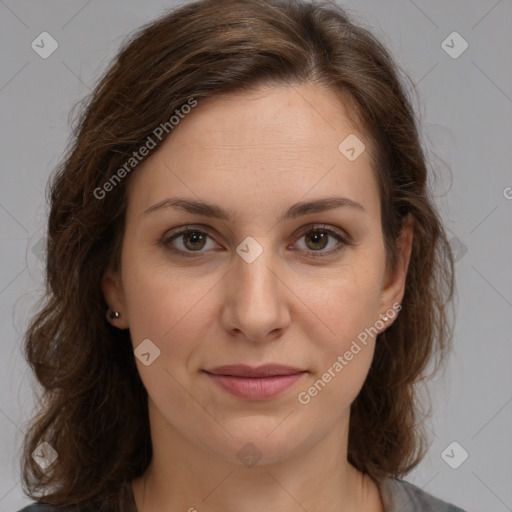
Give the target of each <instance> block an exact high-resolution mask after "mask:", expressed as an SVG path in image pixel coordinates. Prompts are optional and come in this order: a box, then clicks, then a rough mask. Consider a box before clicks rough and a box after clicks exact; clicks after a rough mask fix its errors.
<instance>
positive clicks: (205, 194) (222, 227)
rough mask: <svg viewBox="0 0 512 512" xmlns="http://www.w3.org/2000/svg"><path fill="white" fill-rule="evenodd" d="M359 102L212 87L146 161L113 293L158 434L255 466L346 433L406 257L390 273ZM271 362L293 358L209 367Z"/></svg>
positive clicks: (320, 94)
mask: <svg viewBox="0 0 512 512" xmlns="http://www.w3.org/2000/svg"><path fill="white" fill-rule="evenodd" d="M345 112H346V111H345V109H344V107H343V105H342V104H341V103H340V102H339V100H338V99H337V98H336V97H335V96H334V95H332V93H330V92H328V91H326V90H324V89H323V88H320V87H319V86H312V85H303V86H300V87H298V86H294V87H288V86H284V85H283V86H276V87H273V88H270V87H269V88H265V89H263V88H259V89H258V90H257V91H255V92H254V93H251V94H248V93H245V94H238V95H230V96H223V97H216V98H213V99H211V100H208V101H205V102H204V103H201V102H199V103H198V105H197V107H196V108H195V109H193V110H192V112H191V113H190V114H189V115H188V116H185V117H184V119H182V120H181V121H180V123H179V125H178V126H177V127H175V128H174V133H173V134H172V136H171V137H170V138H169V139H167V140H166V142H165V143H164V144H163V145H162V146H161V147H160V148H159V149H158V150H156V151H155V152H154V154H152V155H151V156H150V157H149V158H148V159H147V160H146V161H145V162H144V164H142V165H141V166H140V167H139V168H138V169H137V170H136V171H134V174H133V176H132V177H131V178H130V180H131V181H130V186H129V189H128V209H127V217H126V231H125V236H124V243H123V247H122V265H121V271H120V274H116V273H114V272H112V271H110V270H109V271H108V272H107V273H106V275H105V278H104V281H103V289H104V292H105V297H106V299H107V302H108V304H109V306H110V307H111V308H112V309H115V310H117V311H120V312H121V318H120V319H119V320H115V321H114V324H115V325H116V326H118V327H120V328H129V329H130V334H131V339H132V343H133V347H134V349H137V350H136V355H137V358H136V363H137V367H138V371H139V373H140V376H141V378H142V381H143V383H144V385H145V387H146V389H147V392H148V395H149V410H150V421H151V425H152V435H153V436H155V435H157V434H159V435H161V436H166V437H167V438H168V439H170V438H171V437H174V438H175V439H176V438H181V439H182V440H185V441H187V442H189V443H191V444H192V445H194V446H196V447H199V448H201V449H203V450H206V451H207V452H209V454H210V455H216V456H219V457H222V458H224V459H225V460H229V461H232V462H236V463H238V464H241V463H245V462H244V461H245V460H246V459H245V456H246V455H248V456H249V458H250V457H251V456H252V455H255V456H256V457H261V462H265V461H266V462H271V461H278V460H284V459H285V458H286V457H289V456H290V455H292V454H297V453H300V451H301V450H304V449H307V448H308V447H311V446H313V445H314V444H315V443H316V442H318V441H319V440H321V439H323V438H324V437H325V436H326V435H327V434H328V433H331V434H333V433H334V435H335V436H336V437H337V438H338V439H339V438H340V436H343V435H344V434H346V428H347V425H348V418H349V408H350V404H351V403H352V402H353V401H354V399H355V398H356V396H357V394H358V392H359V390H360V389H361V386H362V384H363V382H364V380H365V377H366V375H367V372H368V369H369V366H370V363H371V360H372V356H373V352H374V343H375V338H373V337H372V336H369V335H368V332H375V331H371V328H375V327H376V328H377V329H378V330H379V331H382V330H383V329H384V328H385V327H383V323H382V322H381V321H380V319H381V315H382V314H385V313H386V311H387V312H388V316H391V317H392V316H393V315H390V314H389V313H390V309H391V311H392V308H393V304H396V303H398V302H400V300H401V298H402V295H403V285H404V279H405V272H406V265H407V263H405V266H403V267H399V269H398V270H397V271H396V272H394V273H390V272H386V265H385V251H384V243H383V235H382V231H381V218H380V201H379V192H378V188H377V183H376V180H375V178H374V175H373V172H372V169H371V167H370V155H369V146H370V142H369V141H368V140H367V139H366V136H365V134H364V133H359V132H357V131H356V130H355V129H354V128H353V127H352V126H351V125H350V124H349V121H348V118H347V117H346V115H345ZM347 137H350V138H349V139H348V140H347V141H345V139H347ZM355 137H357V139H356V138H355ZM343 141H345V142H343ZM342 143H343V144H342ZM361 143H363V144H364V145H365V146H366V150H365V149H364V147H363V146H362V145H361ZM340 144H341V146H340ZM351 148H352V149H351ZM178 199H179V201H178ZM104 200H108V197H107V198H105V199H104ZM166 201H168V202H166ZM171 201H173V202H175V206H173V205H172V203H171ZM324 202H325V203H324ZM307 204H308V205H309V206H305V205H307ZM184 230H189V231H190V233H188V234H187V233H185V234H183V231H184ZM315 230H316V231H315ZM180 233H181V234H180ZM409 242H410V240H409ZM409 245H410V244H409ZM404 247H405V249H403V254H404V256H405V260H406V261H407V260H408V247H407V244H406V245H405V246H404ZM392 321H393V320H392V319H390V320H389V321H388V322H386V323H385V325H386V326H388V325H389V324H391V322H392ZM365 329H366V330H365ZM364 333H366V336H365V335H364ZM365 338H366V339H365ZM363 339H365V342H363V341H362V340H363ZM148 340H149V341H148ZM141 343H142V345H140V344H141ZM139 345H140V347H139ZM137 347H139V348H137ZM357 347H359V350H358V348H357ZM336 363H338V364H336ZM269 364H275V365H280V366H284V367H292V368H294V369H295V370H288V373H290V372H293V375H288V376H283V375H281V376H280V377H278V376H276V373H287V370H286V369H285V370H283V371H282V372H279V371H276V370H275V369H274V370H272V369H271V370H270V371H269V372H268V374H269V375H270V376H267V377H266V378H263V377H262V376H261V373H262V372H259V373H258V372H257V373H258V375H259V376H258V377H255V376H252V377H248V376H247V374H245V377H243V376H240V373H242V374H244V368H242V369H240V368H238V376H236V374H237V369H227V370H226V369H220V370H218V371H217V377H214V376H213V375H212V373H213V372H215V371H216V370H215V369H216V368H219V367H221V366H225V365H246V366H249V367H253V368H254V367H259V366H262V365H269ZM245 370H246V369H245ZM281 370H282V369H281ZM209 372H210V373H209ZM221 375H224V376H221ZM272 375H273V376H272ZM319 381H320V382H319ZM315 383H316V387H315ZM315 390H316V392H315ZM164 432H165V434H164ZM169 436H170V437H169ZM249 443H250V444H249ZM240 450H241V451H240Z"/></svg>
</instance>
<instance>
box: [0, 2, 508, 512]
mask: <svg viewBox="0 0 512 512" xmlns="http://www.w3.org/2000/svg"><path fill="white" fill-rule="evenodd" d="M340 4H341V5H344V6H345V7H346V8H348V11H349V13H351V14H352V15H353V16H355V19H356V20H358V21H360V22H361V23H363V24H365V25H366V26H368V27H370V28H371V30H372V31H373V32H374V33H375V34H376V35H377V37H379V38H380V39H381V41H382V42H383V43H384V44H385V45H386V46H387V47H388V48H389V49H390V50H391V51H392V53H393V55H394V56H395V58H396V60H397V62H398V64H399V65H400V67H401V69H402V70H403V71H405V72H406V73H408V75H409V76H410V77H411V79H412V81H413V82H414V83H415V84H416V87H417V90H418V92H419V93H420V101H419V103H418V105H417V111H418V116H419V118H420V119H421V123H422V125H421V130H422V134H423V138H424V145H425V148H426V150H427V153H428V156H429V162H430V166H431V168H432V170H434V171H435V172H436V178H435V179H434V180H432V185H433V189H434V193H435V197H436V201H437V203H438V205H439V207H440V209H441V212H442V215H443V218H444V221H445V223H446V226H447V228H448V231H449V234H450V238H451V244H452V247H453V248H454V249H455V251H456V255H457V260H458V261H457V264H456V271H457V290H458V301H457V317H456V325H455V340H454V352H453V355H452V356H451V358H450V359H449V361H448V364H447V371H446V373H445V374H444V375H440V376H439V377H437V378H436V379H435V380H434V381H433V382H432V384H431V387H430V389H431V394H432V398H433V401H434V418H433V420H432V421H431V422H430V423H429V428H430V432H431V445H430V449H429V451H428V454H427V456H426V458H425V459H424V461H423V462H422V463H421V464H420V465H419V466H418V468H417V469H415V470H414V471H413V472H411V473H410V474H409V475H408V476H407V478H406V479H407V480H409V481H411V482H412V483H414V484H416V485H418V486H420V487H422V488H424V489H425V490H426V491H428V492H430V493H432V494H434V495H436V496H439V497H440V498H442V499H444V500H447V501H450V502H453V503H455V504H457V505H459V506H461V507H463V508H465V509H467V510H468V511H494V512H505V511H512V485H510V483H511V482H512V441H511V436H510V432H511V425H512V376H511V371H510V368H511V362H512V343H511V341H512V340H511V338H512V335H511V333H512V271H511V269H512V251H511V249H512V236H511V235H512V229H511V222H510V219H511V214H512V173H511V162H512V138H511V135H512V52H511V51H510V49H511V48H512V1H511V0H501V1H497V0H471V1H469V0H451V1H450V2H446V1H444V0H414V1H413V0H393V1H389V0H388V1H385V2H383V1H379V0H360V1H356V0H351V1H347V2H344V3H341V2H340ZM174 5H176V4H175V3H173V2H172V1H171V0H168V1H163V0H144V1H141V0H140V1H134V0H131V1H121V0H115V1H111V0H110V1H102V2H100V1H99V0H89V1H87V0H66V1H64V0H61V1H57V0H52V1H39V2H33V1H26V0H18V1H14V0H0V26H1V31H0V34H1V36H0V37H1V43H2V44H1V45H0V52H1V55H2V65H1V78H0V112H1V141H0V144H1V146H0V147H1V160H0V162H1V186H0V223H1V248H2V250H1V255H2V260H1V265H0V301H1V320H2V324H1V326H2V330H1V349H2V352H1V358H0V432H1V443H0V461H1V463H0V511H2V512H10V511H14V510H18V509H19V508H21V507H22V506H24V505H26V504H27V503H28V502H29V500H28V498H27V497H26V496H24V495H23V493H22V491H21V486H20V472H19V449H20V446H21V440H22V436H23V432H24V429H25V426H26V422H27V420H28V419H29V417H30V416H31V414H32V413H33V403H34V402H33V394H32V388H31V386H32V383H33V378H32V376H31V372H30V371H29V369H28V366H27V364H26V363H25V361H24V359H23V357H22V353H21V339H22V335H23V331H24V329H25V327H26V325H27V321H28V319H29V317H30V313H31V308H33V306H34V304H35V301H36V300H37V298H38V296H39V293H40V292H41V291H42V284H43V281H42V276H43V274H42V271H43V258H44V255H43V253H42V247H43V237H44V230H45V222H46V214H47V206H46V200H45V187H46V182H47V179H48V177H49V175H50V173H51V172H52V170H53V169H54V167H55V166H56V164H57V163H58V162H59V160H60V158H61V157H62V154H63V152H64V150H65V148H66V143H67V141H68V137H69V133H70V126H69V124H68V115H69V112H70V110H71V108H72V107H73V105H75V103H77V102H78V101H79V100H80V99H82V98H83V97H84V96H85V95H87V94H88V93H89V92H90V90H91V89H92V88H93V87H94V85H95V83H96V81H97V80H98V78H99V76H100V74H101V73H102V72H103V71H104V69H105V68H106V66H107V64H108V62H109V60H110V59H111V58H112V57H113V56H114V55H115V54H116V52H117V51H118V49H119V47H120V45H121V43H122V41H123V38H124V37H125V36H126V35H127V34H128V33H130V32H131V31H133V30H134V29H136V28H137V27H139V26H140V25H142V24H144V23H146V22H148V21H150V20H152V19H154V18H155V17H157V16H159V15H160V14H162V13H163V12H164V10H166V9H169V8H172V7H173V6H174ZM42 32H48V33H49V34H50V35H51V37H52V38H53V39H54V40H55V41H56V42H57V44H58V48H57V49H56V50H55V52H54V53H52V55H50V56H49V57H48V58H46V59H43V58H42V57H41V56H40V55H39V54H38V53H36V51H35V50H34V49H33V48H32V46H31V44H32V42H33V41H34V40H36V41H37V38H38V37H39V35H40V34H41V33H42ZM454 32H457V34H453V33H454ZM45 37H47V36H45ZM443 41H444V43H443ZM466 43H467V45H468V47H467V49H466V50H465V51H464V52H462V53H460V52H461V51H462V49H463V48H464V47H465V45H466ZM459 53H460V54H459ZM454 442H456V443H457V444H455V445H454V444H452V443H454ZM466 452H467V459H466V460H464V462H462V463H460V461H461V460H462V459H463V458H464V457H465V456H466V455H465V454H466ZM443 454H444V455H443ZM446 460H448V461H449V462H450V463H451V464H452V465H457V464H460V465H458V467H457V468H456V469H454V468H452V467H451V466H450V465H449V464H448V463H447V462H446Z"/></svg>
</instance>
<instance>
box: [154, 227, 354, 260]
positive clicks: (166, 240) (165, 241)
mask: <svg viewBox="0 0 512 512" xmlns="http://www.w3.org/2000/svg"><path fill="white" fill-rule="evenodd" d="M313 232H323V233H327V234H328V235H329V236H330V237H333V238H335V239H336V240H337V241H338V242H340V245H339V247H337V248H335V249H330V250H328V251H323V250H319V251H306V253H307V254H308V255H311V257H313V258H325V257H328V256H333V255H334V254H337V253H338V252H339V251H341V250H342V249H344V247H345V246H348V245H351V243H350V241H349V240H348V239H347V237H345V236H343V235H342V234H341V233H339V232H338V231H334V230H332V229H330V228H328V227H327V226H326V225H312V226H309V229H307V230H306V231H303V232H301V234H300V236H299V239H300V238H302V237H303V236H305V235H307V234H309V233H313ZM187 233H199V234H202V235H207V236H208V238H210V239H212V240H213V237H212V236H211V235H210V232H209V230H208V228H205V227H202V228H201V229H199V228H197V227H195V226H186V227H185V228H184V229H182V230H180V231H177V232H175V233H172V234H171V235H170V236H167V235H164V236H163V237H162V238H161V239H160V240H159V244H160V245H162V246H164V247H165V248H166V249H167V250H169V251H172V252H173V253H177V254H178V255H180V256H184V257H187V258H194V257H198V256H197V255H196V254H199V255H200V254H201V253H204V252H206V251H202V250H198V251H183V250H181V249H177V248H176V247H173V246H172V244H171V242H173V241H174V240H176V239H177V238H179V237H181V236H183V235H185V234H187Z"/></svg>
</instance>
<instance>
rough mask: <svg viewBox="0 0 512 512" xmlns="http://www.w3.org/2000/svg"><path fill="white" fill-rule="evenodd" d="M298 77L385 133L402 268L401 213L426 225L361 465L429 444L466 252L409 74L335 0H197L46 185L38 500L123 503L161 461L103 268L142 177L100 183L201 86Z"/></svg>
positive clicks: (392, 222)
mask: <svg viewBox="0 0 512 512" xmlns="http://www.w3.org/2000/svg"><path fill="white" fill-rule="evenodd" d="M294 84H296V85H299V84H313V85H318V86H323V87H326V88H327V89H328V90H329V91H332V93H333V94H336V95H338V97H339V98H340V99H341V98H343V100H344V101H345V106H346V107H347V108H349V109H350V112H351V116H352V121H353V122H354V124H355V125H358V126H361V128H362V129H363V130H364V131H363V132H362V133H364V134H365V136H366V137H367V139H365V142H366V140H367V141H369V142H370V143H371V144H369V146H368V147H370V148H371V151H370V154H371V162H372V168H373V170H374V174H375V178H376V181H377V183H378V186H379V191H380V199H381V214H382V232H383V238H384V241H385V247H386V258H387V262H388V263H389V264H390V265H391V266H394V265H396V263H397V241H398V240H399V237H400V234H401V233H402V228H403V222H404V219H405V217H406V216H410V217H411V218H412V219H413V221H414V222H413V244H412V253H411V257H410V263H409V268H408V273H407V278H406V284H405V293H404V297H403V301H402V306H403V307H402V310H401V312H400V314H399V315H398V317H397V318H396V320H395V321H394V323H392V325H391V326H390V327H389V328H388V329H387V330H385V331H384V332H382V333H381V334H379V336H378V340H377V343H376V347H375V354H374V358H373V362H372V365H371V368H370V370H369V373H368V376H367V379H366V381H365V383H364V385H363V387H362V389H361V391H360V393H359V394H358V396H357V398H356V399H355V401H354V402H353V404H352V406H351V414H350V427H349V440H348V460H349V462H350V463H351V464H352V465H353V466H355V467H356V468H357V469H358V470H359V471H361V472H363V473H365V474H368V475H369V476H370V477H371V478H372V479H373V480H374V481H376V482H379V481H380V480H382V479H383V478H386V477H393V478H399V477H401V476H403V475H404V474H406V473H407V472H408V471H410V470H411V469H412V468H413V467H415V466H416V465H417V464H418V463H419V461H420V460H421V459H422V457H423V456H424V454H425V452H426V436H425V435H424V420H422V413H421V409H420V401H419V399H418V398H419V396H418V395H419V393H418V387H417V384H419V383H420V381H423V380H424V379H425V378H426V377H427V376H429V375H431V374H432V373H433V371H436V370H438V369H439V367H440V366H441V364H440V363H441V362H442V361H443V359H444V356H446V355H447V352H448V350H449V348H450V341H451V339H452V328H451V325H450V321H449V314H448V311H447V305H448V304H449V301H450V300H451V299H452V298H453V293H454V276H453V266H454V263H453V256H452V252H451V250H450V247H449V245H448V243H447V238H446V233H445V231H444V229H443V226H442V223H441V220H440V216H439V213H438V212H437V209H436V207H435V205H434V201H433V199H432V196H431V193H430V191H429V189H428V185H427V175H428V170H427V164H426V158H425V155H424V152H423V150H422V147H421V144H420V140H419V136H418V125H419V122H418V120H417V119H416V117H415V115H414V109H413V108H412V103H411V100H410V99H409V97H408V92H407V88H406V86H405V85H404V83H403V82H402V78H401V76H400V71H399V68H398V66H397V65H396V64H395V63H394V61H393V60H392V58H391V56H390V54H389V52H388V51H387V50H386V48H385V47H384V45H383V44H382V43H381V42H379V41H378V40H377V39H376V37H375V36H374V35H373V34H372V33H371V32H370V31H369V30H368V29H366V28H364V27H363V26H361V25H360V24H356V23H354V22H352V21H351V19H350V18H349V16H348V14H347V13H346V12H344V11H343V10H342V9H341V8H340V7H338V6H336V5H334V4H332V3H330V2H324V1H319V2H312V3H308V2H305V1H304V2H302V1H298V0H292V1H281V0H200V1H196V2H193V3H188V4H185V5H182V6H179V7H178V8H175V9H174V10H172V11H170V12H167V13H165V15H164V16H161V17H160V18H158V19H156V20H155V21H153V22H151V23H149V24H147V25H145V26H143V27H141V28H140V29H138V30H137V31H136V32H135V33H133V34H132V35H131V37H130V38H129V39H128V40H127V42H126V44H125V45H124V46H123V48H121V50H120V51H119V53H118V54H117V56H116V57H115V58H114V60H113V62H112V63H111V65H110V67H109V68H108V70H107V71H106V72H105V74H104V75H103V76H102V78H101V79H100V80H99V83H98V84H97V86H96V88H95V90H94V91H93V92H92V93H91V95H90V97H88V98H86V103H85V104H84V105H83V107H82V108H81V110H80V112H79V116H78V118H77V119H76V122H75V125H74V128H73V133H72V139H71V142H70V144H69V146H68V151H67V153H66V154H65V155H64V158H63V161H62V162H61V164H60V165H59V166H58V167H57V169H56V170H55V173H54V175H53V176H52V178H51V180H50V182H49V186H48V191H47V193H48V196H49V197H48V200H49V201H50V214H49V220H48V234H47V248H46V249H47V259H46V268H45V287H46V289H45V294H44V297H43V299H42V300H41V302H40V304H39V305H38V309H37V311H36V312H35V313H34V316H33V317H32V319H31V322H30V324H29V326H28V328H27V331H26V334H25V338H24V347H23V348H24V356H25V358H26V359H27V361H28V363H29V365H30V367H31V369H32V370H33V372H34V373H35V376H36V378H37V381H38V383H39V384H40V385H41V387H42V393H41V396H40V397H39V399H38V404H37V405H38V410H37V413H36V414H35V415H34V416H33V418H31V420H30V422H29V425H28V428H27V432H26V434H25V438H24V440H23V447H22V451H23V454H22V483H23V490H24V492H25V494H27V495H28V496H30V497H31V498H33V499H36V500H37V499H39V500H40V498H39V497H38V493H39V492H40V491H41V490H42V491H47V492H46V493H44V494H43V496H44V501H45V502H47V503H51V504H62V505H68V504H74V503H80V502H84V501H87V500H92V499H94V500H98V501H101V502H111V503H115V502H116V501H115V500H116V499H117V498H116V496H117V495H118V492H119V488H120V486H121V485H123V484H125V483H126V482H129V481H131V480H132V479H134V478H136V477H138V476H140V475H142V474H143V473H144V471H145V470H146V468H147V467H148V465H149V463H150V461H151V457H152V446H151V438H150V429H149V418H148V411H147V391H146V390H145V388H144V386H143V383H142V381H141V379H140V377H139V374H138V371H137V367H136V364H135V361H134V354H133V347H132V345H131V340H130V334H129V330H128V329H125V330H119V329H117V328H114V327H113V326H112V325H110V324H109V322H108V321H107V320H106V317H105V312H106V310H107V308H108V306H107V304H106V302H105V298H104V296H103V293H102V289H101V279H102V276H103V274H104V272H105V270H106V269H107V267H108V266H109V265H112V266H113V267H114V269H115V268H119V263H120V252H121V247H122V240H123V236H124V222H125V213H126V206H127V193H126V192H127V185H128V183H129V181H130V176H126V177H125V178H124V179H119V180H116V182H115V186H112V187H110V189H111V190H109V193H108V197H106V198H98V192H97V190H98V189H99V188H101V187H103V186H104V184H105V183H106V182H107V181H108V180H110V183H114V182H113V181H112V179H113V178H112V177H113V176H114V175H115V174H116V173H118V172H119V169H121V168H122V166H123V165H125V164H126V162H127V160H128V159H130V158H132V156H133V153H134V151H136V150H137V149H139V148H141V146H143V145H144V144H145V143H146V141H147V140H148V136H149V135H150V134H151V133H153V132H154V130H155V128H156V127H157V126H159V125H161V124H162V123H164V122H167V121H168V120H169V119H170V117H171V116H172V115H173V114H174V113H175V111H176V110H177V109H179V108H180V107H181V106H182V105H184V104H186V103H187V102H190V99H191V98H194V99H195V100H196V101H197V102H198V104H201V102H202V101H205V100H206V99H208V98H213V97H216V96H218V95H220V94H230V93H240V92H250V91H251V90H254V88H255V87H257V86H265V85H270V86H273V85H276V86H279V85H294ZM413 89H414V87H413V88H412V89H411V90H413ZM190 115H193V113H191V114H190ZM171 133H172V132H171V131H170V130H168V133H166V134H165V136H164V137H162V138H161V140H157V141H156V142H157V144H156V145H157V146H159V145H160V144H161V143H162V142H164V141H165V140H166V138H167V137H169V136H171ZM143 160H144V159H141V161H143ZM125 169H126V167H125ZM133 172H136V170H134V171H132V174H133ZM118 177H119V174H118ZM95 191H96V192H95ZM432 362H433V363H434V369H433V370H432V372H429V371H428V370H429V367H430V365H431V363H432ZM43 441H46V442H48V443H49V444H50V445H51V446H52V447H53V449H54V450H55V451H56V452H57V454H58V458H57V460H56V461H55V462H54V463H53V464H52V465H50V466H49V467H48V468H47V469H46V470H44V471H43V470H41V469H40V468H39V466H38V465H37V464H36V463H35V461H34V459H33V458H32V456H31V454H32V453H33V452H34V450H35V449H36V447H37V446H38V445H39V444H40V443H41V442H43ZM48 491H49V492H48ZM114 509H115V508H113V510H114Z"/></svg>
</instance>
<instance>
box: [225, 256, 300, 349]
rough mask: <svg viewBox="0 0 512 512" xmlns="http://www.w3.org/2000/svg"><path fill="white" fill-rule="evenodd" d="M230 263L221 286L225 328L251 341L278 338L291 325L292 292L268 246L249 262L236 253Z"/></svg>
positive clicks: (233, 334)
mask: <svg viewBox="0 0 512 512" xmlns="http://www.w3.org/2000/svg"><path fill="white" fill-rule="evenodd" d="M233 265H234V268H233V269H232V271H231V272H229V274H228V276H227V282H226V285H225V288H224V290H225V296H224V303H223V310H222V322H223V324H224V327H225V329H226V330H227V331H228V332H230V334H231V335H232V336H234V337H239V338H241V339H248V340H250V341H254V342H262V341H269V340H273V339H276V338H279V337H281V336H282V335H283V333H284V332H285V331H286V329H287V328H288V327H289V325H290V320H291V319H290V304H289V301H290V299H291V296H292V295H293V294H292V292H291V291H290V290H289V288H288V287H287V286H286V285H285V280H284V275H283V274H284V272H283V269H282V267H280V266H279V265H278V264H277V262H276V258H275V257H273V255H272V254H271V251H270V250H267V249H265V250H263V252H262V253H261V254H260V256H259V257H258V258H257V259H256V260H254V261H252V262H251V263H248V262H247V261H245V260H244V259H243V258H242V257H239V256H238V255H237V256H236V258H235V261H234V263H233Z"/></svg>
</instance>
